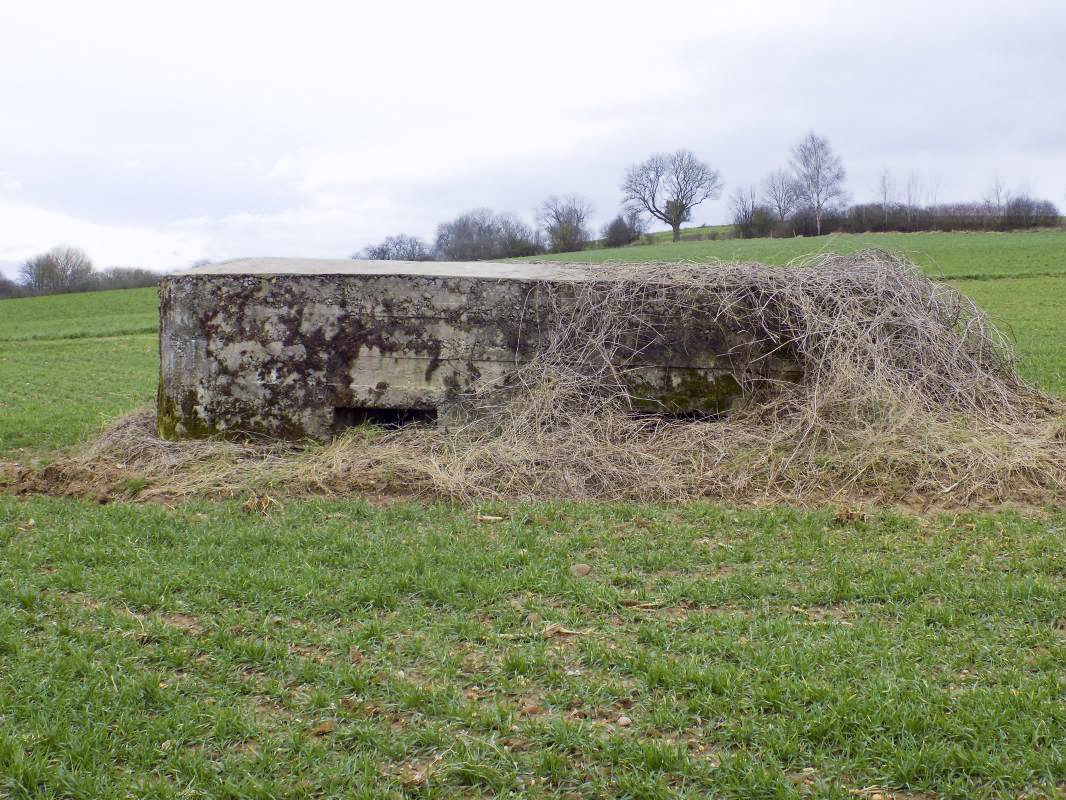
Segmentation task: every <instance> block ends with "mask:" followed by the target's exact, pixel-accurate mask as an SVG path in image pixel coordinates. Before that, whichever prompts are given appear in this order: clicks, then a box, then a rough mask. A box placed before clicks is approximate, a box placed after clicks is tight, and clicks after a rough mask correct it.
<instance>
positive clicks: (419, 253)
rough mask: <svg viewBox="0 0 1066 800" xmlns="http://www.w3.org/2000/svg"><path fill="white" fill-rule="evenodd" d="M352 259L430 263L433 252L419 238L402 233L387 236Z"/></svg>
mask: <svg viewBox="0 0 1066 800" xmlns="http://www.w3.org/2000/svg"><path fill="white" fill-rule="evenodd" d="M352 258H354V259H365V260H369V261H430V260H432V258H433V252H432V250H430V248H429V245H428V244H426V243H425V242H424V241H422V240H421V239H419V238H418V237H417V236H408V235H407V234H405V233H400V234H397V235H396V236H386V237H385V241H383V242H382V243H381V244H371V245H367V246H366V247H364V248H363V249H362V250H360V251H359V252H358V253H356V254H355V255H353V256H352Z"/></svg>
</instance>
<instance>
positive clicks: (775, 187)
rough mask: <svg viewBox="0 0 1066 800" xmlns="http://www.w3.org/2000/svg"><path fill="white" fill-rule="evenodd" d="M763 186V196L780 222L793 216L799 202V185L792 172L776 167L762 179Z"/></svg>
mask: <svg viewBox="0 0 1066 800" xmlns="http://www.w3.org/2000/svg"><path fill="white" fill-rule="evenodd" d="M761 186H762V193H763V197H765V198H766V202H767V204H768V205H769V206H770V207H771V208H772V209H773V210H774V213H775V214H777V219H778V220H779V221H780V222H784V221H785V220H786V219H788V218H789V217H790V216H792V212H793V211H795V210H796V204H797V203H798V202H799V186H798V185H797V184H796V178H795V177H794V176H793V175H792V173H790V172H789V171H788V170H786V169H775V170H774V171H773V172H771V173H770V174H769V175H767V176H766V177H765V178H763V179H762V184H761Z"/></svg>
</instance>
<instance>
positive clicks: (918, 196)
mask: <svg viewBox="0 0 1066 800" xmlns="http://www.w3.org/2000/svg"><path fill="white" fill-rule="evenodd" d="M904 192H905V194H904V204H905V205H906V208H907V227H908V228H910V229H911V230H912V231H916V230H918V216H919V214H920V213H921V210H922V198H923V196H924V195H925V179H924V178H923V177H922V172H921V170H917V169H912V170H911V171H910V172H908V173H907V183H906V186H905V187H904Z"/></svg>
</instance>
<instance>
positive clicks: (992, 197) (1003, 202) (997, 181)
mask: <svg viewBox="0 0 1066 800" xmlns="http://www.w3.org/2000/svg"><path fill="white" fill-rule="evenodd" d="M981 199H982V200H983V201H984V203H985V205H986V206H988V208H989V209H990V210H991V211H994V212H995V213H996V214H997V215H998V216H1003V211H1004V209H1005V208H1006V207H1007V206H1008V205H1009V204H1010V201H1011V191H1010V189H1008V188H1007V183H1006V181H1004V180H1003V178H1002V177H1001V176H1000V174H999V172H998V171H996V172H993V173H992V179H991V180H990V181H989V182H988V186H987V187H986V188H985V191H984V194H983V195H982V196H981Z"/></svg>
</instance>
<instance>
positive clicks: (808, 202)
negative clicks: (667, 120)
mask: <svg viewBox="0 0 1066 800" xmlns="http://www.w3.org/2000/svg"><path fill="white" fill-rule="evenodd" d="M846 179H847V170H846V169H845V167H844V164H843V161H842V160H841V158H840V156H839V155H838V154H837V153H836V152H835V151H834V149H833V147H832V145H831V144H830V142H829V140H828V139H827V138H826V137H824V136H820V135H818V134H817V133H815V132H814V131H810V132H808V133H807V134H805V135H804V136H803V137H802V138H801V139H800V140H799V141H797V142H796V143H795V144H794V145H793V147H792V148H791V150H790V152H789V159H788V166H787V167H780V168H777V169H775V170H773V171H771V172H770V173H769V174H768V175H766V177H764V178H763V179H762V180H761V181H760V182H759V183H757V184H752V185H749V186H738V187H736V188H735V189H734V190H733V192H732V193H731V195H730V196H729V198H728V206H729V210H730V214H731V222H732V226H733V235H734V236H736V237H738V238H757V237H792V236H820V235H822V234H827V233H838V232H847V233H872V232H917V231H933V230H940V231H951V230H976V231H1006V230H1020V229H1026V228H1037V227H1053V226H1057V225H1059V224H1060V218H1059V210H1058V208H1057V207H1056V206H1055V204H1054V203H1052V202H1050V201H1049V200H1042V199H1039V198H1035V197H1033V196H1032V193H1031V192H1030V191H1028V190H1027V189H1024V188H1023V189H1020V190H1016V191H1012V190H1010V189H1009V188H1008V187H1007V186H1006V184H1005V183H1004V182H1003V181H1002V179H1001V178H1000V177H999V176H998V175H994V176H993V179H992V182H991V183H990V185H989V187H988V189H987V190H986V191H985V193H984V194H983V196H982V197H981V199H980V200H977V201H973V202H963V203H941V202H940V201H939V193H940V177H939V175H938V176H936V177H934V178H932V179H926V178H925V177H924V176H923V175H922V174H921V173H920V172H919V171H916V170H915V171H911V172H910V173H908V175H907V176H906V179H905V181H902V182H897V181H896V179H895V177H894V176H893V175H892V173H891V172H890V171H889V170H888V169H887V168H884V169H882V170H881V172H880V173H879V175H878V184H877V187H876V190H877V200H876V201H875V202H872V203H858V204H853V205H849V202H848V201H849V199H850V194H849V192H848V189H847V184H846ZM619 188H620V190H621V192H622V200H621V208H620V211H619V213H618V214H617V216H615V218H614V219H612V220H611V221H610V222H609V223H607V224H606V225H604V226H603V228H602V229H601V230H600V231H599V239H598V240H594V239H593V234H592V231H591V229H590V227H589V226H590V219H591V217H592V213H593V206H592V203H591V202H590V201H589V200H588V199H587V198H585V197H584V196H582V195H580V194H567V195H562V196H559V195H551V196H550V197H548V198H547V199H546V200H545V201H544V202H543V203H541V204H540V205H539V206H538V207H537V208H536V210H535V224H534V225H530V224H528V223H526V222H525V221H524V220H522V219H521V217H519V216H518V215H517V214H514V213H513V212H502V213H497V212H494V211H493V210H492V209H490V208H477V209H474V210H472V211H467V212H464V213H462V214H460V215H459V216H457V217H456V218H455V219H453V220H450V221H448V222H442V223H440V224H439V225H438V226H437V231H436V236H435V237H434V239H433V241H432V242H427V241H425V240H423V239H421V238H419V237H416V236H409V235H407V234H397V235H394V236H387V237H385V239H384V240H383V241H382V242H380V243H378V244H372V245H368V246H367V247H364V248H363V249H362V250H360V251H359V252H357V253H355V254H353V255H352V258H354V259H371V260H399V261H432V260H440V261H480V260H485V259H494V258H514V257H518V256H530V255H538V254H541V253H549V252H550V253H565V252H575V251H579V250H583V249H586V248H588V247H590V246H602V247H623V246H625V245H629V244H633V243H635V242H637V241H639V240H640V239H641V236H642V235H643V234H645V233H646V231H647V229H648V227H649V223H650V222H651V221H652V220H655V221H658V222H660V223H663V224H665V225H667V226H669V228H670V230H671V233H672V239H673V241H675V242H677V241H680V239H681V225H682V223H685V222H689V221H691V219H692V212H693V209H694V208H696V206H698V205H699V204H700V203H702V202H704V201H705V200H713V199H716V198H718V197H720V196H721V194H722V191H723V188H724V183H723V181H722V177H721V173H720V172H719V171H718V170H717V169H715V168H713V167H712V166H711V165H710V164H708V163H706V162H704V161H702V160H700V159H699V158H697V157H696V155H695V154H694V153H693V152H692V151H690V150H687V149H684V148H682V149H680V150H677V151H675V152H673V153H656V154H654V155H652V156H650V157H649V158H647V159H645V160H644V161H641V162H637V163H634V164H631V165H630V166H629V167H628V168H627V169H626V170H625V173H624V175H623V178H622V182H621V184H620V187H619Z"/></svg>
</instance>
